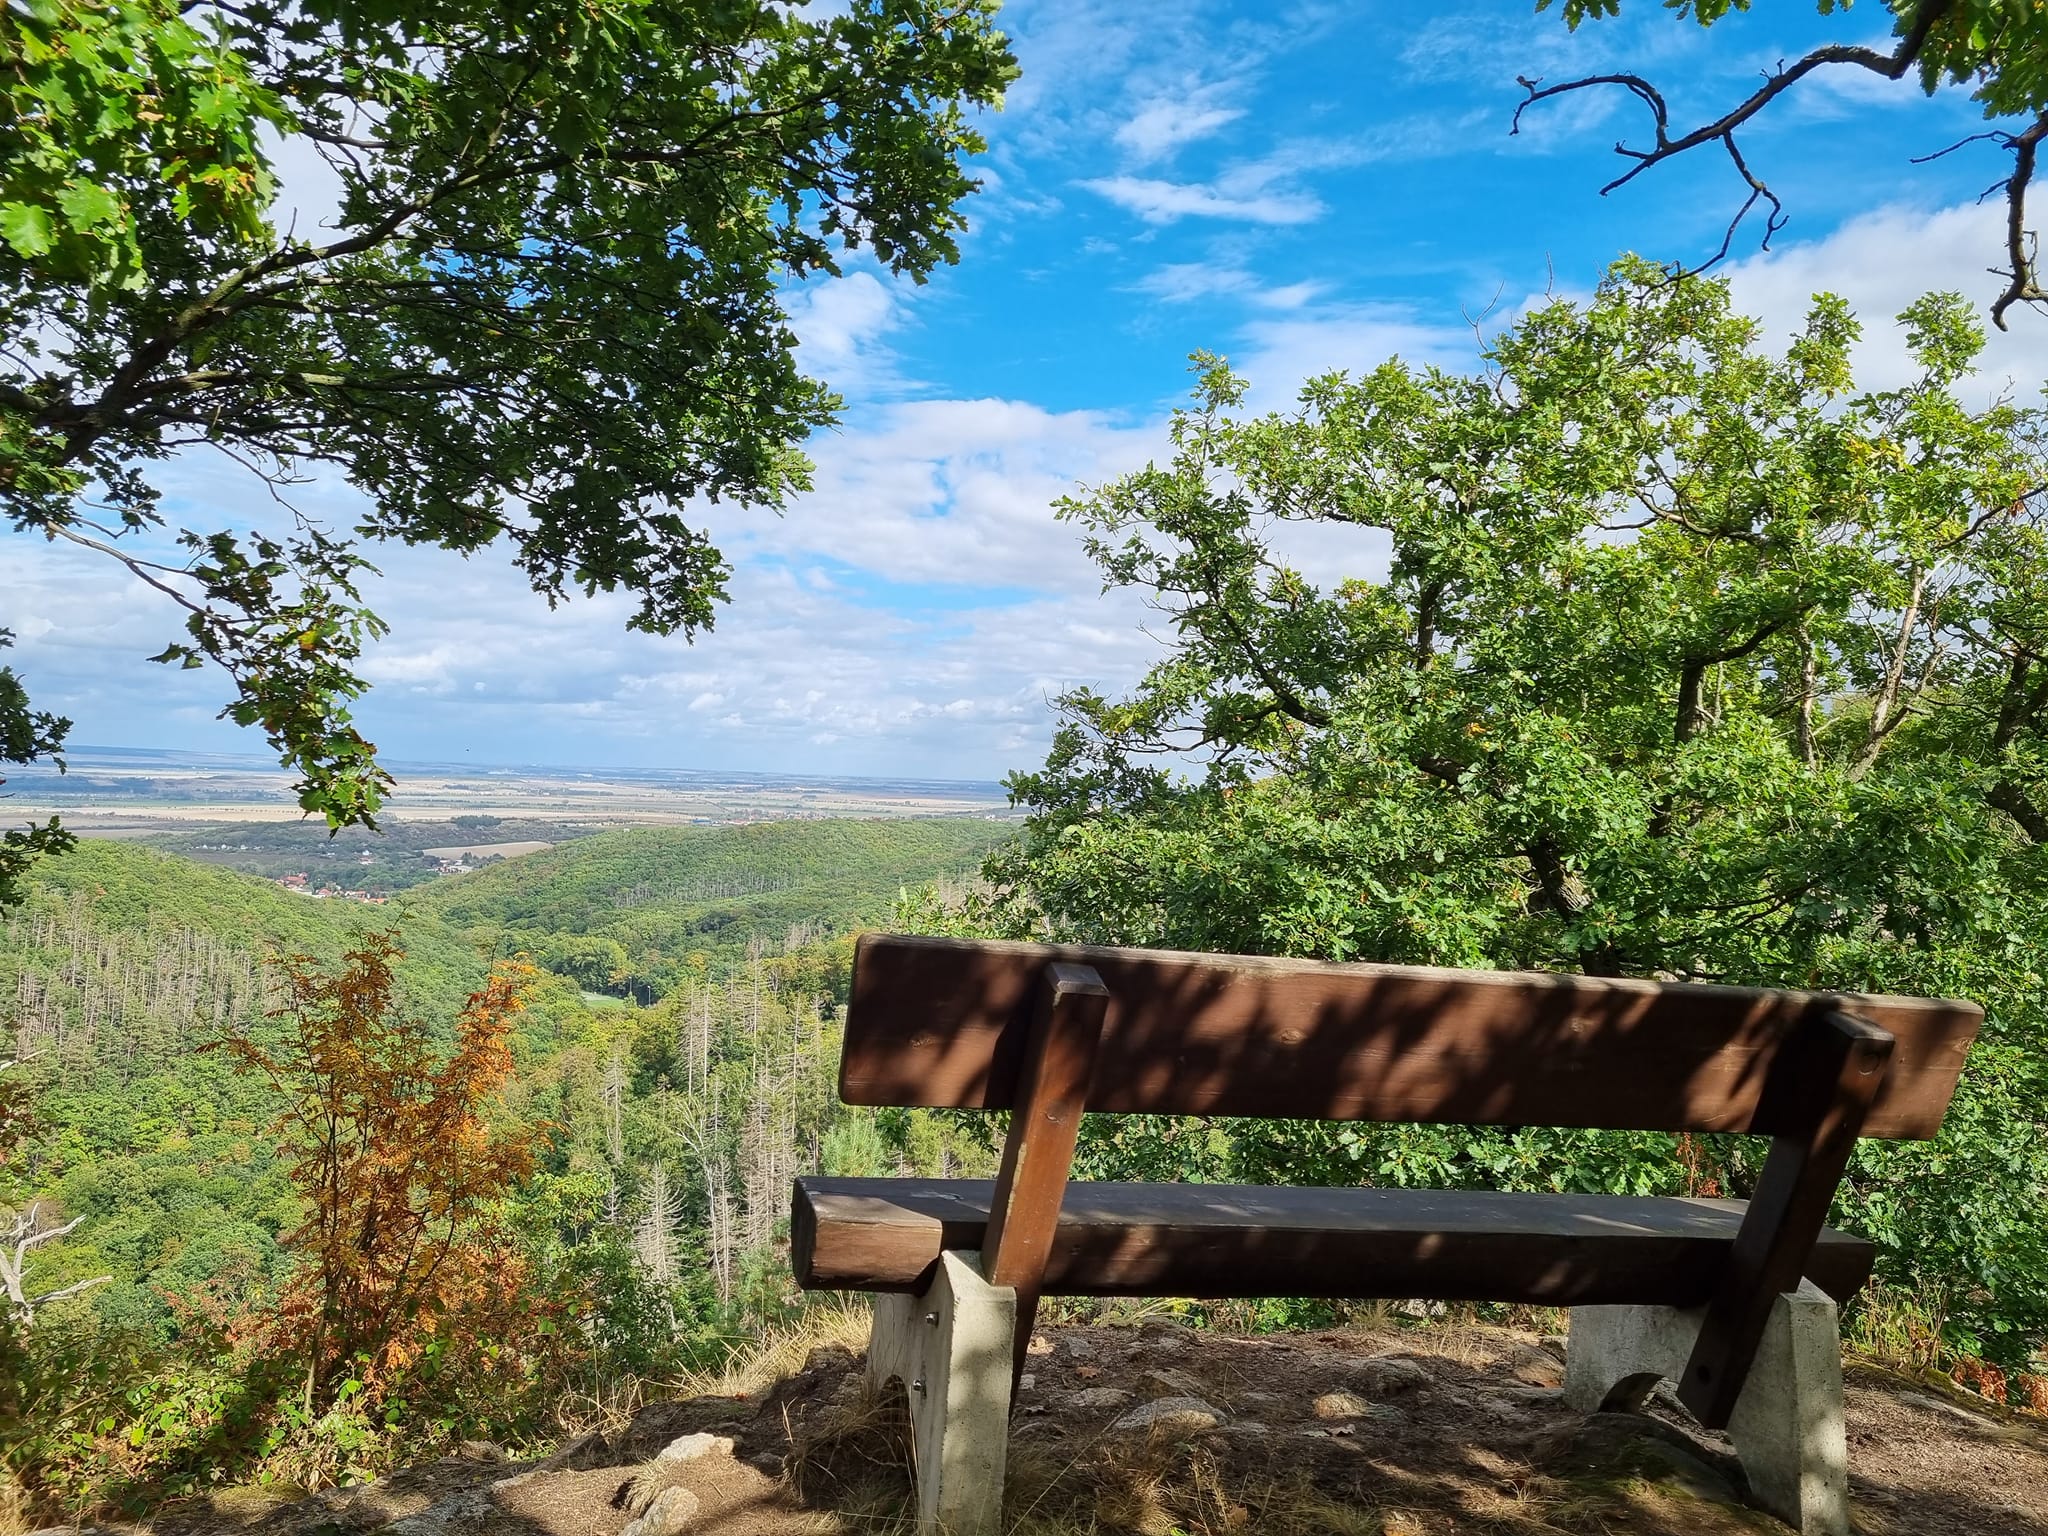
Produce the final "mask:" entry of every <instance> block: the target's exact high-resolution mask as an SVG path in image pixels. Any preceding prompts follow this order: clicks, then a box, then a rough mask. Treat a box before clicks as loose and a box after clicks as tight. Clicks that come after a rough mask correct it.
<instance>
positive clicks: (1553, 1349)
mask: <svg viewBox="0 0 2048 1536" xmlns="http://www.w3.org/2000/svg"><path fill="white" fill-rule="evenodd" d="M1536 1347H1537V1348H1538V1349H1540V1350H1542V1351H1543V1352H1544V1353H1546V1354H1550V1355H1555V1356H1556V1357H1557V1358H1558V1359H1560V1360H1562V1359H1563V1358H1564V1350H1565V1342H1564V1335H1563V1334H1561V1333H1546V1334H1545V1335H1543V1337H1542V1338H1540V1339H1538V1340H1537V1341H1536Z"/></svg>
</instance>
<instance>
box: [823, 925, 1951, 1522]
mask: <svg viewBox="0 0 2048 1536" xmlns="http://www.w3.org/2000/svg"><path fill="white" fill-rule="evenodd" d="M1981 1020H1982V1011H1981V1010H1980V1009H1979V1008H1977V1007H1976V1006H1975V1005H1974V1004H1970V1003H1963V1002H1945V1001H1928V1000H1922V999H1916V998H1905V997H1867V996H1855V995H1847V994H1816V993H1805V992H1789V991H1765V990H1757V989H1749V988H1738V987H1715V986H1697V985H1678V984H1667V983H1657V982H1648V981H1634V980H1612V979H1605V978H1595V977H1586V976H1552V975H1528V974H1519V973H1513V972H1496V971H1449V970H1431V969H1423V968H1418V967H1405V966H1383V965H1331V964H1321V963H1317V962H1311V961H1295V960H1278V959H1267V958H1256V957H1243V956H1223V955H1204V954H1179V953H1171V952H1165V951H1156V950H1136V949H1102V948H1087V947H1078V946H1048V945H1036V944H1011V943H996V942H973V941H965V940H954V939H932V938H907V937H900V936H894V935H885V934H870V935H868V936H866V937H864V938H863V939H862V940H861V941H860V944H859V947H858V949H857V951H856V955H855V960H854V970H853V988H852V999H851V1003H850V1005H849V1007H848V1010H847V1018H846V1039H845V1046H844V1053H843V1056H842V1060H841V1063H840V1076H839V1089H840V1097H841V1098H842V1099H843V1100H844V1101H845V1102H846V1103H848V1104H852V1105H871V1106H893V1107H926V1108H953V1109H959V1108H968V1109H983V1110H1008V1111H1010V1112H1011V1121H1010V1129H1009V1134H1008V1136H1007V1138H1006V1140H1005V1141H1004V1144H1003V1153H1002V1161H1001V1165H1000V1169H999V1171H998V1173H997V1176H996V1178H995V1179H994V1180H993V1181H990V1180H986V1179H979V1180H977V1179H849V1178H803V1179H799V1180H798V1181H797V1184H796V1193H795V1205H794V1211H793V1215H792V1222H791V1262H792V1266H793V1268H794V1270H795V1274H796V1279H797V1282H798V1283H799V1284H800V1285H802V1286H805V1287H809V1288H822V1289H833V1290H854V1291H872V1292H877V1293H882V1294H881V1296H880V1299H879V1300H878V1302H877V1306H876V1319H875V1333H874V1342H873V1346H872V1348H871V1350H870V1356H869V1371H870V1376H871V1378H872V1379H874V1380H875V1381H877V1382H878V1383H884V1384H886V1382H887V1381H889V1380H894V1379H900V1380H901V1381H902V1382H903V1384H904V1386H905V1387H906V1388H907V1389H908V1391H909V1393H910V1408H911V1419H912V1426H913V1444H914V1452H915V1455H916V1458H917V1466H916V1475H917V1483H918V1510H919V1520H920V1528H921V1529H925V1530H939V1529H943V1530H946V1531H949V1532H952V1533H954V1536H983V1533H989V1532H993V1531H995V1530H996V1528H997V1522H998V1520H999V1518H1000V1513H1001V1500H1002V1478H1003V1464H1004V1457H1005V1440H1006V1433H1007V1421H1008V1415H1009V1408H1010V1402H1011V1396H1012V1391H1013V1387H1014V1382H1015V1377H1016V1373H1017V1372H1018V1371H1020V1370H1021V1368H1022V1364H1023V1360H1024V1351H1025V1347H1026V1345H1027V1344H1028V1342H1029V1340H1030V1336H1031V1329H1032V1322H1033V1318H1034V1316H1035V1313H1036V1309H1037V1305H1038V1300H1039V1298H1040V1297H1041V1296H1046V1295H1065V1296H1187V1297H1257V1296H1339V1297H1357V1298H1369V1297H1383V1298H1410V1297H1415V1298H1431V1299H1436V1300H1443V1301H1452V1300H1471V1301H1500V1302H1527V1303H1537V1304H1545V1305H1553V1306H1563V1307H1571V1308H1574V1309H1579V1310H1575V1311H1574V1313H1573V1318H1572V1328H1571V1341H1570V1346H1569V1348H1568V1351H1567V1357H1568V1358H1567V1381H1566V1391H1567V1396H1568V1398H1569V1399H1570V1400H1571V1401H1572V1402H1573V1403H1574V1404H1575V1405H1577V1406H1581V1407H1584V1408H1588V1409H1592V1408H1598V1407H1601V1406H1613V1405H1615V1404H1617V1403H1619V1402H1628V1401H1631V1400H1633V1401H1637V1402H1639V1401H1640V1399H1641V1397H1642V1396H1643V1395H1644V1394H1645V1393H1647V1391H1648V1390H1649V1388H1650V1387H1651V1386H1653V1385H1654V1384H1655V1382H1656V1381H1657V1380H1658V1379H1659V1378H1660V1377H1664V1376H1670V1377H1672V1378H1674V1379H1675V1380H1676V1381H1677V1384H1678V1393H1679V1396H1680V1397H1681V1399H1682V1400H1683V1401H1684V1402H1685V1403H1686V1405H1687V1406H1688V1407H1689V1408H1690V1409H1691V1410H1692V1411H1693V1413H1694V1414H1695V1415H1697V1416H1698V1418H1699V1419H1700V1420H1701V1422H1702V1423H1704V1424H1706V1425H1708V1426H1710V1427H1713V1428H1717V1429H1718V1428H1726V1429H1727V1430H1728V1431H1729V1432H1730V1435H1731V1437H1732V1438H1733V1439H1734V1441H1735V1444H1736V1448H1737V1451H1738V1453H1739V1454H1740V1455H1741V1457H1742V1460H1743V1463H1744V1466H1745V1469H1746V1470H1747V1472H1748V1474H1749V1479H1750V1483H1751V1489H1752V1493H1753V1494H1754V1495H1755V1496H1756V1497H1757V1498H1758V1499H1759V1501H1760V1502H1762V1503H1764V1504H1765V1505H1766V1506H1767V1507H1770V1508H1773V1509H1774V1510H1776V1511H1777V1512H1778V1513H1780V1514H1782V1515H1784V1516H1785V1517H1786V1518H1787V1519H1789V1520H1791V1521H1792V1522H1793V1523H1794V1524H1796V1525H1798V1526H1799V1527H1800V1528H1801V1529H1802V1530H1803V1531H1805V1532H1808V1533H1827V1536H1837V1533H1845V1532H1846V1531H1847V1529H1848V1513H1847V1510H1848V1506H1847V1482H1846V1475H1847V1474H1846V1445H1845V1441H1844V1437H1843V1428H1842V1422H1841V1364H1840V1354H1839V1345H1838V1338H1837V1334H1836V1330H1835V1303H1836V1302H1838V1301H1842V1300H1845V1299H1846V1298H1848V1297H1849V1296H1851V1295H1853V1294H1854V1293H1855V1291H1856V1290H1857V1288H1858V1287H1860V1286H1861V1285H1862V1284H1863V1282H1864V1280H1865V1279H1867V1278H1868V1276H1869V1273H1870V1268H1871V1264H1872V1261H1873V1258H1874V1254H1873V1250H1872V1248H1871V1245H1870V1244H1869V1243H1867V1242H1865V1241H1863V1240H1862V1239H1860V1238H1857V1237H1853V1236H1850V1235H1848V1234H1845V1233H1841V1232H1835V1231H1831V1230H1828V1229H1826V1228H1825V1227H1824V1225H1823V1222H1824V1219H1825V1217H1826V1214H1827V1209H1828V1206H1829V1204H1830V1202H1831V1201H1832V1199H1833V1197H1834V1192H1835V1187H1836V1185H1837V1183H1838V1182H1839V1180H1840V1179H1841V1176H1842V1171H1843V1169H1844V1167H1845V1165H1846V1164H1847V1161H1848V1158H1849V1155H1850V1153H1851V1151H1852V1150H1853V1148H1854V1146H1855V1142H1856V1139H1857V1137H1858V1136H1859V1135H1860V1136H1876V1137H1888V1138H1894V1139H1920V1138H1926V1137H1931V1136H1933V1135H1934V1134H1935V1133H1936V1131H1937V1130H1938V1129H1939V1128H1940V1125H1941V1121H1942V1116H1943V1114H1944V1113H1945V1112H1946V1110H1947V1107H1948V1103H1949V1100H1950V1098H1951V1097H1952V1096H1953V1094H1954V1092H1955V1085H1956V1079H1957V1076H1958V1074H1959V1073H1960V1071H1961V1069H1962V1065H1963V1060H1964V1057H1965V1055H1966V1053H1967V1051H1968V1049H1969V1047H1970V1044H1971V1042H1972V1041H1973V1040H1974V1039H1975V1037H1976V1033H1977V1028H1978V1025H1979V1024H1980V1022H1981ZM1083 1110H1087V1111H1091V1112H1104V1113H1112V1114H1138V1113H1151V1114H1173V1115H1232V1116H1252V1117H1267V1118H1284V1119H1311V1118H1313V1119H1327V1120H1359V1121H1377V1122H1383V1123H1411V1124H1423V1123H1446V1124H1463V1125H1492V1126H1502V1125H1550V1126H1568V1127H1579V1128H1588V1129H1602V1130H1624V1131H1626V1130H1636V1131H1667V1132H1678V1131H1693V1132H1709V1131H1730V1132H1746V1133H1752V1134H1757V1135H1764V1136H1768V1137H1770V1138H1771V1143H1770V1153H1769V1156H1768V1158H1767V1159H1766V1160H1765V1163H1764V1167H1763V1170H1762V1173H1761V1175H1760V1178H1759V1180H1758V1186H1757V1189H1756V1192H1755V1195H1754V1197H1753V1198H1752V1199H1751V1200H1749V1201H1746V1202H1745V1201H1739V1200H1708V1199H1677V1198H1625V1197H1616V1196H1600V1195H1553V1194H1503V1193H1493V1192H1464V1191H1440V1190H1411V1189H1303V1188H1281V1187H1257V1188H1253V1187H1246V1186H1199V1185H1187V1184H1163V1185H1162V1184H1086V1183H1070V1182H1069V1174H1070V1172H1071V1167H1072V1161H1073V1155H1074V1147H1075V1138H1076V1135H1077V1133H1078V1131H1079V1128H1080V1117H1081V1113H1082V1111H1083Z"/></svg>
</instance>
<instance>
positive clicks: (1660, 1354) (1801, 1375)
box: [1564, 1281, 1849, 1536]
mask: <svg viewBox="0 0 2048 1536" xmlns="http://www.w3.org/2000/svg"><path fill="white" fill-rule="evenodd" d="M1702 1315H1703V1312H1701V1311H1686V1312H1681V1311H1678V1310H1677V1309H1675V1308H1672V1307H1574V1308H1573V1309H1572V1322H1571V1336H1570V1341H1569V1344H1568V1347H1567V1349H1566V1351H1565V1384H1564V1390H1565V1400H1566V1401H1567V1402H1568V1403H1570V1404H1571V1406H1572V1407H1574V1408H1576V1409H1578V1410H1579V1411H1580V1412H1581V1413H1597V1412H1599V1411H1601V1410H1602V1409H1608V1410H1613V1409H1631V1410H1632V1409H1636V1408H1640V1407H1641V1406H1642V1402H1643V1399H1644V1398H1646V1397H1648V1396H1649V1394H1650V1389H1651V1388H1653V1387H1654V1386H1656V1384H1657V1382H1658V1381H1659V1380H1660V1379H1668V1380H1671V1381H1674V1382H1675V1381H1677V1380H1678V1379H1679V1377H1680V1376H1681V1375H1682V1374H1683V1373H1684V1370H1685V1364H1686V1360H1687V1358H1688V1357H1689V1356H1690V1355H1691V1353H1692V1344H1693V1337H1694V1335H1695V1334H1697V1333H1698V1332H1699V1326H1700V1318H1701V1316H1702ZM1728 1438H1729V1439H1730V1440H1732V1441H1733V1442H1734V1443H1735V1454H1736V1455H1737V1457H1739V1458H1740V1459H1741V1462H1742V1469H1743V1471H1744V1472H1745V1473H1746V1474H1747V1475H1748V1478H1749V1487H1750V1494H1751V1496H1752V1497H1753V1498H1755V1500H1756V1501H1757V1503H1759V1504H1760V1505H1762V1506H1763V1507H1764V1508H1765V1509H1767V1510H1769V1511H1770V1512H1771V1513H1772V1514H1774V1515H1776V1516H1778V1517H1779V1518H1780V1519H1782V1520H1784V1521H1786V1522H1787V1523H1789V1524H1791V1525H1793V1526H1795V1527H1797V1529H1798V1530H1799V1532H1800V1533H1801V1536H1849V1447H1848V1439H1847V1434H1846V1430H1845V1427H1844V1424H1843V1419H1842V1345H1841V1335H1840V1332H1839V1330H1838V1327H1837V1321H1836V1315H1835V1304H1834V1302H1833V1301H1831V1300H1830V1299H1829V1298H1828V1297H1827V1295H1826V1294H1825V1293H1824V1292H1822V1291H1820V1290H1819V1289H1817V1288H1816V1287H1815V1286H1814V1285H1813V1284H1812V1282H1810V1281H1801V1282H1800V1285H1799V1289H1798V1290H1797V1291H1793V1292H1790V1293H1787V1294H1785V1295H1781V1296H1779V1297H1778V1299H1777V1301H1776V1303H1775V1304H1774V1305H1773V1306H1772V1308H1771V1318H1770V1322H1769V1323H1768V1324H1767V1325H1766V1327H1765V1330H1764V1337H1763V1343H1762V1345H1761V1346H1760V1347H1759V1348H1758V1350H1757V1354H1756V1363H1755V1364H1754V1365H1753V1366H1751V1368H1750V1373H1749V1380H1748V1381H1747V1383H1746V1384H1745V1385H1744V1387H1743V1389H1742V1396H1741V1397H1740V1398H1739V1399H1737V1401H1736V1405H1735V1415H1734V1417H1733V1418H1732V1419H1730V1420H1729V1424H1728Z"/></svg>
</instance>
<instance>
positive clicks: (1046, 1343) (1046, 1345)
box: [1024, 1333, 1052, 1355]
mask: <svg viewBox="0 0 2048 1536" xmlns="http://www.w3.org/2000/svg"><path fill="white" fill-rule="evenodd" d="M1024 1353H1025V1354H1027V1355H1049V1354H1051V1353H1052V1340H1051V1339H1048V1338H1047V1337H1046V1336H1045V1335H1044V1334H1042V1333H1034V1334H1033V1335H1031V1342H1030V1343H1029V1344H1027V1345H1025V1346H1024Z"/></svg>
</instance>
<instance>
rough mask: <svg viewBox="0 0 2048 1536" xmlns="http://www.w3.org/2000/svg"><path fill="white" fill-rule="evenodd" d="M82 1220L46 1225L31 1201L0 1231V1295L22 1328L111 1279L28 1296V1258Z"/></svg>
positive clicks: (40, 1204) (104, 1277) (37, 1204)
mask: <svg viewBox="0 0 2048 1536" xmlns="http://www.w3.org/2000/svg"><path fill="white" fill-rule="evenodd" d="M8 1065H10V1066H11V1065H12V1063H11V1062H10V1063H8ZM84 1220H85V1218H84V1217H83V1216H74V1217H72V1218H71V1219H70V1220H69V1221H67V1222H62V1223H55V1222H46V1221H45V1220H44V1216H43V1202H42V1201H40V1200H31V1201H30V1202H29V1203H28V1205H27V1206H26V1207H25V1208H24V1209H22V1210H19V1211H16V1212H14V1213H13V1214H12V1215H11V1216H9V1217H8V1218H7V1224H6V1226H5V1228H4V1229H0V1295H4V1296H5V1298H6V1302H7V1310H8V1314H9V1316H11V1317H12V1318H13V1320H14V1321H15V1322H16V1323H18V1324H20V1325H21V1326H22V1327H24V1328H25V1327H27V1326H29V1325H30V1324H31V1323H33V1322H34V1321H35V1320H36V1310H37V1309H38V1308H39V1307H46V1306H48V1305H49V1304H50V1303H51V1302H53V1301H62V1300H63V1299H64V1298H65V1297H66V1296H76V1295H78V1294H79V1293H80V1292H82V1291H89V1290H91V1289H92V1288H93V1287H94V1286H96V1285H105V1284H107V1283H108V1282H109V1281H111V1280H112V1279H113V1278H114V1277H113V1276H112V1275H95V1276H93V1277H92V1278H91V1279H90V1280H74V1281H72V1283H71V1284H69V1285H60V1286H58V1287H57V1288H56V1289H54V1290H48V1291H42V1292H39V1293H37V1294H34V1295H31V1294H30V1292H29V1288H28V1261H29V1255H30V1254H31V1253H33V1252H34V1251H35V1250H36V1249H38V1248H40V1247H42V1246H44V1245H45V1244H47V1243H54V1242H56V1241H57V1240H58V1239H59V1238H62V1237H69V1236H70V1235H71V1234H72V1233H73V1232H75V1231H77V1230H78V1228H79V1225H80V1224H81V1223H82V1222H84Z"/></svg>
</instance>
